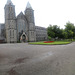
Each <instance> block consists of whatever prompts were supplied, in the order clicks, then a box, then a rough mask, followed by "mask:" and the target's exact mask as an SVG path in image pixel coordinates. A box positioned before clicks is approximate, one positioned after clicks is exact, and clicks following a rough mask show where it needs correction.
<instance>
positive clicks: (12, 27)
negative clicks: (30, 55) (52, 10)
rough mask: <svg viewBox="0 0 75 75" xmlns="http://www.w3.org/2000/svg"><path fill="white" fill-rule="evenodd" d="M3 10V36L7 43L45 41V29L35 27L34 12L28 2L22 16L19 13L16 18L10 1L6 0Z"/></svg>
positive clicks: (13, 6)
mask: <svg viewBox="0 0 75 75" xmlns="http://www.w3.org/2000/svg"><path fill="white" fill-rule="evenodd" d="M4 9H5V24H4V30H5V31H4V32H5V35H4V36H5V38H6V42H7V43H15V42H17V41H20V42H27V41H41V40H47V30H46V28H44V27H38V26H35V21H34V10H33V9H32V7H31V5H30V3H29V2H28V3H27V6H26V9H25V11H24V14H23V13H22V12H20V14H19V15H18V16H17V17H16V14H15V5H13V3H12V1H11V0H7V3H6V5H5V7H4Z"/></svg>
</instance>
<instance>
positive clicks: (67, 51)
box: [0, 42, 75, 75]
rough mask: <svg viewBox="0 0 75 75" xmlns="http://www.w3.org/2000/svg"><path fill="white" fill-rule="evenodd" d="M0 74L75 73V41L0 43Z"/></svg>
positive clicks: (59, 74)
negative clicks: (43, 43) (52, 43)
mask: <svg viewBox="0 0 75 75" xmlns="http://www.w3.org/2000/svg"><path fill="white" fill-rule="evenodd" d="M0 75H75V42H73V43H71V44H68V45H28V44H27V43H25V44H24V43H22V44H0Z"/></svg>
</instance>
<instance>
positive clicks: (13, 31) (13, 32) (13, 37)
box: [13, 30, 14, 38]
mask: <svg viewBox="0 0 75 75" xmlns="http://www.w3.org/2000/svg"><path fill="white" fill-rule="evenodd" d="M13 38H14V30H13Z"/></svg>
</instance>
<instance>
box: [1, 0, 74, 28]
mask: <svg viewBox="0 0 75 75" xmlns="http://www.w3.org/2000/svg"><path fill="white" fill-rule="evenodd" d="M28 1H29V2H30V4H31V6H32V8H33V9H34V16H35V24H36V25H37V26H42V27H48V26H49V24H52V25H58V26H60V27H61V28H64V25H65V24H66V22H68V21H70V22H72V23H74V24H75V0H12V2H13V4H14V5H15V11H16V15H18V14H19V13H20V12H21V11H23V12H24V11H25V8H26V5H27V2H28ZM6 2H7V0H0V23H4V6H5V4H6Z"/></svg>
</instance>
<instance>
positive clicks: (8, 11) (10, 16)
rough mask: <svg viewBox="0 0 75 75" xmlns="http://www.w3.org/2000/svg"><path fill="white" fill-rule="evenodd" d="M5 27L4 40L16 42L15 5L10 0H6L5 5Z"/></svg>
mask: <svg viewBox="0 0 75 75" xmlns="http://www.w3.org/2000/svg"><path fill="white" fill-rule="evenodd" d="M4 9H5V28H6V42H7V43H14V42H17V28H16V16H15V6H14V5H13V3H12V1H11V0H7V3H6V5H5V8H4Z"/></svg>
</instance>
